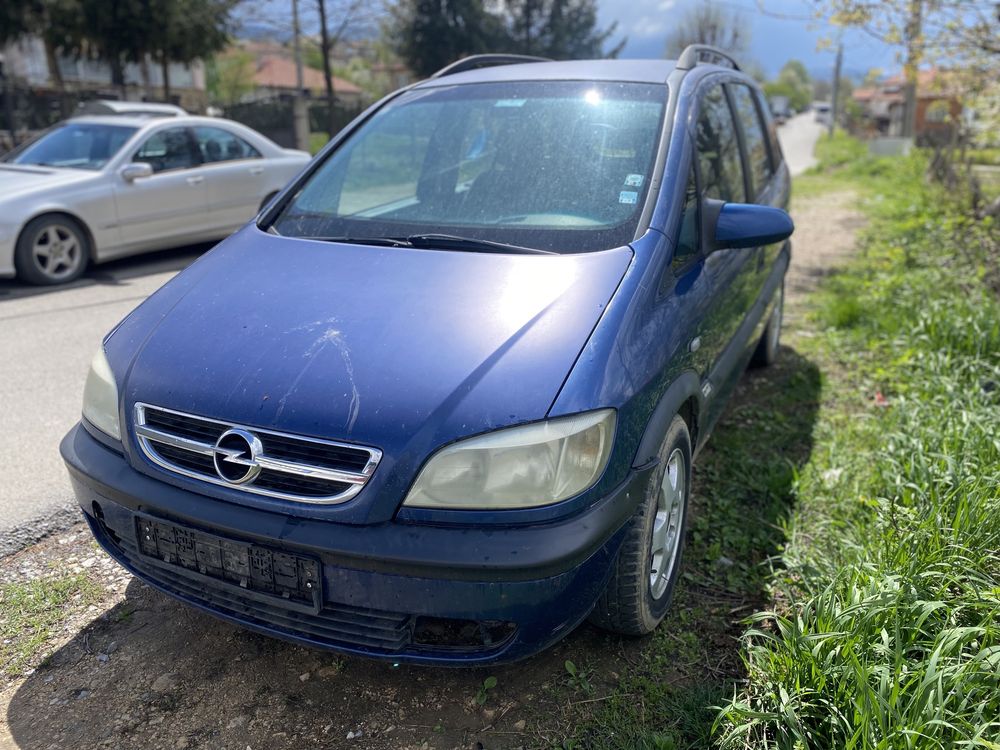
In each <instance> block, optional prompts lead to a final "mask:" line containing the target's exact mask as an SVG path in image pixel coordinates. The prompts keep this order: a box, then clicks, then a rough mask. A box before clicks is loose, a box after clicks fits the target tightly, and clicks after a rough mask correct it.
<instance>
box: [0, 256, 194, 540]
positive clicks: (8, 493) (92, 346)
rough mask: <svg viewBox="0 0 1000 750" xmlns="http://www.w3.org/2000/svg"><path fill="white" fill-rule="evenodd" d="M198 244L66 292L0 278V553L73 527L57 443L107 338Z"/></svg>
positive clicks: (107, 268) (117, 265)
mask: <svg viewBox="0 0 1000 750" xmlns="http://www.w3.org/2000/svg"><path fill="white" fill-rule="evenodd" d="M208 247H209V246H208V245H201V246H194V247H185V248H180V249H178V250H171V251H168V252H165V253H155V254H152V255H147V256H144V257H142V258H135V259H129V260H123V261H117V262H114V263H110V264H107V265H103V266H99V267H97V268H95V269H92V270H91V271H90V273H88V274H87V275H86V276H84V277H83V278H81V279H80V280H78V281H76V282H74V283H72V284H70V285H68V286H64V287H57V288H52V287H29V286H25V285H22V284H19V283H17V282H16V281H0V408H2V412H0V414H2V416H0V466H2V467H3V471H4V479H3V482H0V556H2V555H4V554H7V553H9V552H12V551H14V550H16V549H18V548H20V547H21V546H23V545H24V544H26V543H28V542H31V541H34V540H35V539H37V538H39V537H41V536H43V535H44V534H46V533H48V532H49V531H53V530H55V529H58V528H61V527H65V526H67V525H68V524H70V523H73V522H75V521H77V520H78V514H77V511H76V508H75V503H74V500H73V494H72V490H71V489H70V485H69V478H68V477H67V475H66V469H65V468H64V467H63V464H62V460H61V459H60V458H59V440H60V439H61V438H62V436H63V435H64V434H65V433H66V431H67V430H69V428H70V427H72V426H73V424H74V423H75V422H76V421H77V419H79V415H80V404H81V397H82V395H83V383H84V380H85V379H86V377H87V368H88V367H89V365H90V359H91V357H93V355H94V352H95V351H96V350H97V347H98V345H99V344H100V342H101V338H102V337H103V336H104V334H105V333H106V332H107V331H109V330H110V329H111V327H112V326H114V325H115V323H117V322H118V321H119V320H121V319H122V318H123V317H124V316H125V315H126V314H127V313H128V312H129V311H130V310H131V309H132V308H134V307H135V306H136V305H138V304H139V303H140V302H142V300H144V299H145V298H146V297H147V296H149V294H151V293H152V292H153V291H155V290H156V289H157V288H158V287H160V286H162V285H163V284H164V282H166V281H167V280H168V279H169V278H170V277H171V276H173V275H174V274H175V273H177V271H178V270H180V269H181V268H184V267H185V266H186V265H188V264H189V263H190V262H191V261H193V260H194V259H195V258H197V257H198V255H199V254H200V253H202V252H204V251H205V250H206V249H207V248H208Z"/></svg>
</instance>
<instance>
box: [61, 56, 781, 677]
mask: <svg viewBox="0 0 1000 750" xmlns="http://www.w3.org/2000/svg"><path fill="white" fill-rule="evenodd" d="M788 197H789V175H788V171H787V169H786V167H785V164H784V162H783V159H782V155H781V150H780V149H779V147H778V142H777V140H776V136H775V129H774V126H773V123H772V122H771V119H770V116H769V114H768V109H767V105H766V102H765V100H764V98H763V96H762V94H761V91H760V89H759V87H758V86H757V85H756V84H755V83H754V81H753V80H752V79H751V78H750V77H748V76H747V75H745V74H744V73H742V72H740V70H739V67H738V66H737V65H736V64H735V63H734V62H733V61H732V60H731V59H729V58H728V57H727V56H726V55H725V54H724V53H722V52H719V51H718V50H714V49H712V48H707V47H702V46H692V47H690V48H688V49H687V50H685V52H684V54H683V55H682V56H681V57H680V59H679V60H677V61H666V60H597V61H573V62H552V61H543V60H539V59H536V58H524V57H514V56H506V55H484V56H477V57H472V58H467V59H465V60H462V61H459V62H457V63H455V64H454V65H452V66H449V67H447V68H445V69H444V70H442V71H440V72H439V73H438V74H436V75H434V76H432V77H431V78H430V79H429V80H426V81H423V82H420V83H417V84H415V85H412V86H410V87H408V88H406V89H403V90H402V91H399V92H396V93H394V94H392V95H390V96H388V97H386V98H385V99H383V100H382V101H380V102H378V103H377V104H375V105H374V106H373V107H371V108H370V109H369V110H368V111H366V112H365V113H364V114H362V115H361V116H360V117H359V118H358V119H357V120H355V121H354V122H353V123H351V124H350V125H349V126H348V127H347V128H346V129H345V130H344V131H343V132H342V133H340V134H339V136H338V137H337V138H335V139H334V140H333V142H332V143H330V144H329V146H327V148H326V149H325V150H324V151H323V152H322V153H321V154H320V155H319V156H317V157H316V159H314V160H313V162H312V163H311V164H310V165H309V166H308V167H307V168H306V170H305V171H304V172H303V173H302V174H301V175H300V176H299V177H298V178H296V179H295V180H294V181H293V182H292V184H290V185H289V186H288V187H287V188H286V189H285V190H284V191H283V192H282V193H281V194H280V195H279V196H278V197H277V198H276V199H275V200H273V201H272V202H271V204H270V205H269V206H268V207H267V208H265V209H264V210H263V211H262V212H261V214H260V215H259V216H257V218H256V219H255V220H254V221H253V222H251V223H250V224H248V225H247V226H245V227H244V228H243V229H241V230H240V231H238V232H237V233H236V234H234V235H233V236H232V237H230V238H229V239H227V240H226V241H225V242H222V243H221V244H219V245H218V246H217V247H215V248H214V249H213V250H212V251H211V252H209V253H207V254H206V255H205V256H203V257H202V258H201V259H199V260H198V261H197V262H196V263H194V264H193V265H192V266H190V267H189V268H188V269H187V270H185V271H184V272H182V273H180V274H179V275H177V276H176V277H175V278H174V279H173V280H171V281H170V282H169V283H167V284H166V285H165V286H164V287H163V288H161V289H160V290H159V291H157V292H156V293H155V294H153V295H152V296H151V297H150V298H149V299H148V300H146V301H145V302H144V303H143V304H141V305H140V306H139V307H138V308H137V309H136V310H134V311H133V312H132V313H131V314H130V315H128V317H126V318H125V319H124V320H123V321H122V322H121V323H120V324H118V326H117V327H116V328H115V329H114V330H113V331H112V332H111V333H110V334H108V336H107V337H106V338H105V339H104V342H103V345H102V346H101V347H100V349H99V351H98V353H97V354H96V356H95V357H94V360H93V363H92V366H91V370H90V373H89V375H88V378H87V383H86V388H85V393H84V406H83V418H82V420H81V422H80V424H79V425H77V426H76V427H75V428H74V429H73V430H72V431H71V432H70V433H69V434H68V435H67V436H66V438H65V439H64V440H63V442H62V446H61V449H62V455H63V457H64V459H65V461H66V464H67V466H68V468H69V472H70V475H71V478H72V482H73V487H74V490H75V492H76V495H77V497H78V499H79V502H80V505H81V507H82V509H83V512H84V515H85V518H86V520H87V521H88V523H89V524H90V527H91V529H92V530H93V533H94V535H95V537H96V538H97V540H98V541H99V542H100V544H101V545H102V546H103V547H104V549H106V550H107V551H108V553H109V554H110V555H112V556H113V557H114V558H115V559H116V560H117V561H118V562H120V563H121V564H122V565H123V566H125V567H126V568H128V570H130V571H131V572H132V573H134V574H135V575H136V576H138V577H139V578H141V579H142V580H144V581H146V582H147V583H149V584H150V585H151V586H154V587H156V588H157V589H160V590H161V591H163V592H165V593H167V594H170V595H172V596H174V597H176V598H178V599H180V600H182V601H184V602H187V603H189V604H191V605H194V606H196V607H199V608H200V609H203V610H205V611H207V612H210V613H212V614H214V615H216V616H218V617H221V618H224V619H226V620H229V621H232V622H235V623H239V624H240V625H243V626H245V627H248V628H251V629H253V630H256V631H259V632H262V633H266V634H269V635H272V636H277V637H280V638H286V639H290V640H293V641H297V642H300V643H305V644H309V645H313V646H319V647H323V648H330V649H336V650H339V651H344V652H350V653H355V654H362V655H366V656H372V657H382V658H387V659H391V660H394V661H407V662H417V663H437V664H483V663H489V662H497V661H508V660H513V659H517V658H521V657H525V656H528V655H530V654H532V653H535V652H537V651H539V650H540V649H543V648H545V647H546V646H547V645H549V644H551V643H553V642H554V641H556V640H558V639H559V638H562V637H563V636H565V635H566V634H567V633H569V632H570V631H571V630H573V628H575V627H576V626H577V625H578V624H580V623H581V622H582V621H583V620H585V619H587V618H590V620H591V621H592V622H594V623H596V624H598V625H600V626H601V627H604V628H608V629H610V630H612V631H615V632H619V633H624V634H633V635H640V634H645V633H649V632H650V631H652V630H653V629H654V628H655V627H656V626H657V625H658V624H659V623H660V621H661V620H662V619H663V617H664V614H665V612H666V609H667V606H668V604H669V602H670V597H671V591H672V589H673V587H674V583H675V581H676V579H677V576H678V571H679V568H680V560H681V548H682V546H683V542H684V530H685V520H686V514H687V505H688V497H689V492H690V486H691V483H690V480H691V462H692V460H693V458H694V456H695V455H696V454H697V451H698V449H699V448H700V447H701V446H702V445H704V443H705V441H706V440H707V439H708V436H709V433H710V432H711V430H712V426H713V424H714V423H715V422H716V420H717V419H718V417H719V414H720V412H721V410H722V409H723V408H724V406H725V403H726V399H727V396H728V395H729V393H730V392H731V390H732V389H733V386H734V384H735V383H736V381H737V380H738V378H739V377H740V374H741V372H742V371H743V369H744V368H745V367H746V365H747V364H748V363H749V362H750V361H751V360H756V362H758V363H759V364H768V363H770V362H771V361H772V360H773V359H774V358H775V355H776V353H777V350H778V337H779V333H780V329H781V312H782V294H783V293H782V290H783V279H784V275H785V271H786V269H787V268H788V263H789V257H790V245H789V242H788V237H789V236H790V235H791V232H792V222H791V220H790V219H789V217H788V215H787V214H786V213H785V211H784V210H783V209H784V207H785V206H786V205H787V203H788Z"/></svg>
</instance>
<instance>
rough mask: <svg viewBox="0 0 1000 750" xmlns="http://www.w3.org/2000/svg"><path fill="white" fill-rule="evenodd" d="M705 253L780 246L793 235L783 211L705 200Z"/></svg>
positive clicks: (768, 207) (749, 204) (790, 220)
mask: <svg viewBox="0 0 1000 750" xmlns="http://www.w3.org/2000/svg"><path fill="white" fill-rule="evenodd" d="M702 216H703V221H704V228H705V238H706V241H707V249H708V252H713V251H715V250H722V249H725V248H741V247H760V246H761V245H770V244H771V243H773V242H781V241H782V240H786V239H788V238H789V237H791V235H792V232H794V231H795V224H793V223H792V217H791V216H789V215H788V213H787V212H786V211H783V210H782V209H780V208H772V207H771V206H758V205H755V204H752V203H724V202H723V201H717V200H713V199H711V198H708V199H706V200H705V201H704V204H703V206H702Z"/></svg>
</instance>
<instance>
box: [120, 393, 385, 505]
mask: <svg viewBox="0 0 1000 750" xmlns="http://www.w3.org/2000/svg"><path fill="white" fill-rule="evenodd" d="M227 433H228V434H230V436H232V435H233V433H238V435H237V436H236V437H235V441H236V444H237V445H240V446H245V450H241V449H239V448H235V449H234V448H233V447H232V445H230V444H228V443H226V441H223V443H222V444H220V439H221V438H223V436H225V435H227ZM135 434H136V439H137V441H138V443H139V447H140V448H141V449H142V452H143V453H144V454H145V455H146V457H147V458H149V459H150V460H151V461H152V462H153V463H155V464H157V465H158V466H161V467H162V468H164V469H167V470H169V471H171V472H173V473H175V474H181V475H183V476H187V477H193V478H195V479H200V480H202V481H205V482H210V483H211V484H217V485H222V486H225V487H232V488H234V489H239V490H241V491H243V492H250V493H253V494H257V495H267V496H269V497H278V498H282V499H285V500H296V501H299V502H306V503H342V502H344V501H345V500H348V499H350V498H352V497H354V496H355V495H356V494H358V493H359V492H360V491H361V489H362V488H363V487H364V486H365V484H366V483H367V482H368V480H369V479H370V478H371V475H372V473H373V472H374V471H375V467H376V466H378V462H379V460H380V459H381V458H382V452H381V451H379V450H378V449H376V448H368V447H364V446H358V445H351V444H349V443H338V442H335V441H331V440H318V439H316V438H308V437H303V436H301V435H289V434H286V433H281V432H274V431H272V430H261V429H257V428H255V427H244V426H243V425H238V424H233V423H230V422H222V421H219V420H215V419H208V418H207V417H199V416H195V415H193V414H185V413H183V412H178V411H174V410H172V409H164V408H162V407H159V406H152V405H150V404H142V403H137V404H136V405H135ZM229 439H230V438H227V440H229ZM220 445H221V447H220ZM220 462H221V463H220ZM224 472H228V474H227V473H224ZM233 474H237V475H239V476H236V477H234V476H232V475H233Z"/></svg>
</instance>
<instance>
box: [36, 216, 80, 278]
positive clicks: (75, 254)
mask: <svg viewBox="0 0 1000 750" xmlns="http://www.w3.org/2000/svg"><path fill="white" fill-rule="evenodd" d="M31 258H32V260H33V261H34V263H35V267H36V268H38V270H39V271H41V272H42V274H44V275H45V276H46V277H47V278H49V279H52V280H53V281H59V280H62V279H65V278H68V277H69V276H72V275H73V274H74V273H75V272H76V271H77V269H78V268H79V267H80V264H81V263H83V260H84V259H83V243H82V242H81V240H80V237H79V235H78V234H77V233H76V231H75V230H73V229H72V228H71V227H69V226H66V225H65V224H57V223H52V224H47V225H46V226H45V227H43V228H42V230H41V231H39V232H38V234H37V235H35V241H34V242H33V243H32V246H31Z"/></svg>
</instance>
